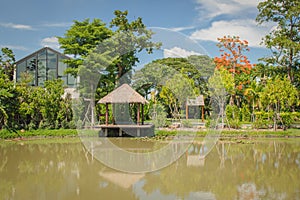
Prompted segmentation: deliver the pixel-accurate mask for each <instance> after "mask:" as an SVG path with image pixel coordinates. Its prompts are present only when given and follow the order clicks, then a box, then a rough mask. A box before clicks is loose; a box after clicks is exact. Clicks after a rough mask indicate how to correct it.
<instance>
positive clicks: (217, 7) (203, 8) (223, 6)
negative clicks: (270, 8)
mask: <svg viewBox="0 0 300 200" xmlns="http://www.w3.org/2000/svg"><path fill="white" fill-rule="evenodd" d="M261 1H262V0H209V1H207V0H197V1H196V2H197V3H198V6H197V10H198V11H199V15H200V17H201V18H205V19H208V18H213V17H216V16H220V15H224V14H225V15H237V16H240V17H243V15H242V14H241V13H243V11H247V10H249V9H256V6H257V5H258V3H259V2H261Z"/></svg>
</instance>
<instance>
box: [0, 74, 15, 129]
mask: <svg viewBox="0 0 300 200" xmlns="http://www.w3.org/2000/svg"><path fill="white" fill-rule="evenodd" d="M13 97H14V89H13V83H12V82H11V81H9V77H8V76H7V75H6V74H5V71H4V69H1V68H0V129H2V128H3V127H4V126H8V123H9V122H10V120H12V118H11V116H12V114H13V113H12V111H13V109H12V105H13V102H14V101H13Z"/></svg>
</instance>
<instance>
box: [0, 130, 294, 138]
mask: <svg viewBox="0 0 300 200" xmlns="http://www.w3.org/2000/svg"><path fill="white" fill-rule="evenodd" d="M84 134H85V135H86V134H89V131H88V132H87V133H84ZM177 134H178V135H194V134H196V136H199V137H201V136H203V137H204V136H206V135H207V134H210V132H209V131H205V130H199V131H197V132H192V131H189V130H180V129H178V130H156V131H155V136H158V137H161V136H163V137H167V136H174V135H177ZM89 135H95V132H94V131H93V132H92V133H90V134H89ZM96 135H97V134H96ZM31 137H47V138H49V137H50V138H51V137H78V132H77V130H76V129H55V130H49V129H38V130H32V131H15V132H13V131H8V130H0V139H12V138H31ZM220 137H300V129H288V130H286V131H282V130H278V131H273V130H265V129H263V130H252V129H247V130H241V129H240V130H233V129H232V130H223V131H220Z"/></svg>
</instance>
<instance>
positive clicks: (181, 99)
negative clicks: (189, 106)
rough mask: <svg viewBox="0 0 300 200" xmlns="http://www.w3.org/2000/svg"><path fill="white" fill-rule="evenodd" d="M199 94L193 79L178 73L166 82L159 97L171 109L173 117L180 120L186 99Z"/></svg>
mask: <svg viewBox="0 0 300 200" xmlns="http://www.w3.org/2000/svg"><path fill="white" fill-rule="evenodd" d="M197 93H198V92H197V90H196V88H195V86H194V81H193V80H192V79H190V78H188V77H187V76H186V75H184V74H181V73H176V74H175V75H174V76H173V77H172V78H171V79H168V80H167V81H166V84H165V85H164V86H163V87H162V91H161V92H160V94H159V96H160V98H161V99H162V101H163V102H164V104H165V105H167V106H168V107H169V110H170V112H171V114H172V116H173V117H174V118H175V119H180V111H181V109H182V108H184V103H185V102H186V99H187V98H188V97H195V96H196V95H197Z"/></svg>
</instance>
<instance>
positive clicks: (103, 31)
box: [57, 19, 112, 76]
mask: <svg viewBox="0 0 300 200" xmlns="http://www.w3.org/2000/svg"><path fill="white" fill-rule="evenodd" d="M111 35H112V31H111V30H110V29H109V28H107V27H106V24H105V23H104V22H102V21H101V20H100V19H94V20H93V21H92V22H90V20H89V19H85V20H83V21H82V22H81V21H77V20H75V21H74V24H73V25H72V26H71V27H70V29H68V30H67V31H66V33H65V34H64V37H57V38H58V42H59V44H60V47H61V48H62V49H63V50H64V53H65V54H69V55H73V56H74V59H70V60H66V61H65V62H66V63H68V64H69V65H70V66H71V68H68V70H67V72H68V73H71V74H72V75H74V76H77V74H78V66H80V65H82V63H83V59H84V58H85V57H86V56H87V55H88V54H89V53H90V52H91V51H92V50H93V49H94V48H95V47H96V46H97V45H98V44H100V43H101V42H102V41H103V40H105V39H107V38H109V37H110V36H111Z"/></svg>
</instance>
